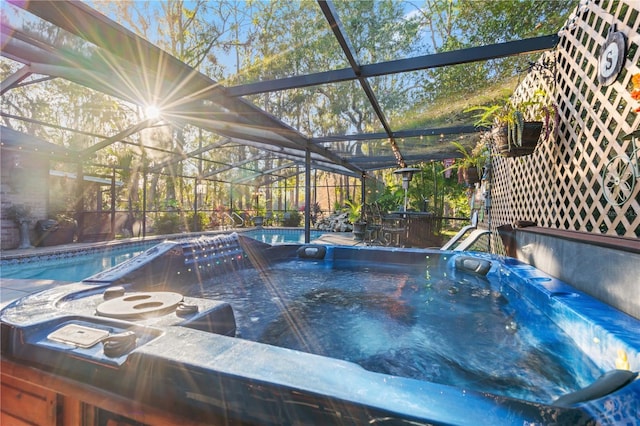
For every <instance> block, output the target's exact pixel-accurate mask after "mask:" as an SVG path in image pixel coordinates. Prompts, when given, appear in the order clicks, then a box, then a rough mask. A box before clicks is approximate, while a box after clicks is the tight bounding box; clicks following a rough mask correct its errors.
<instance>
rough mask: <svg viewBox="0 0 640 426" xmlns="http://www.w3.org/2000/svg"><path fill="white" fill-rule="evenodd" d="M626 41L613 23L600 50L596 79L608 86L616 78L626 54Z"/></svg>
mask: <svg viewBox="0 0 640 426" xmlns="http://www.w3.org/2000/svg"><path fill="white" fill-rule="evenodd" d="M626 51H627V41H626V37H625V35H624V34H623V33H621V32H619V31H616V26H615V24H613V25H611V27H610V28H609V33H608V34H607V39H606V40H605V42H604V45H603V46H602V49H601V50H600V59H599V60H598V81H599V82H600V84H602V85H603V86H608V85H610V84H611V83H613V82H614V81H616V79H617V78H618V74H620V71H621V70H622V66H623V65H624V61H625V58H626V56H627V53H626Z"/></svg>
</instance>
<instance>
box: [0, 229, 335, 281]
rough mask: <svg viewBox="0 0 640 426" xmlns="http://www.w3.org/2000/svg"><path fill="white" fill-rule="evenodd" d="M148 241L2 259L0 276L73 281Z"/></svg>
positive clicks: (276, 237)
mask: <svg viewBox="0 0 640 426" xmlns="http://www.w3.org/2000/svg"><path fill="white" fill-rule="evenodd" d="M322 234H323V232H319V231H311V239H312V240H313V239H316V238H319V237H320V236H321V235H322ZM242 235H245V236H247V237H250V238H253V239H255V240H258V241H261V242H263V243H267V244H283V243H303V242H304V231H303V230H301V229H262V230H249V231H246V232H242ZM158 242H159V241H149V242H146V243H141V244H128V245H122V246H118V245H115V246H111V247H109V248H108V249H104V250H98V251H95V250H94V251H92V252H85V253H82V252H79V253H78V254H68V255H62V256H57V257H51V258H47V259H41V258H38V257H34V260H33V261H27V262H22V263H19V264H17V263H16V264H11V263H10V262H3V264H2V265H1V266H0V278H19V279H48V280H56V281H69V282H77V281H82V280H84V279H85V278H87V277H90V276H92V275H95V274H97V273H99V272H102V271H105V270H107V269H109V268H111V267H113V266H116V265H118V264H119V263H122V262H124V261H125V260H128V259H131V258H132V257H134V256H136V255H138V254H140V253H142V252H143V251H145V250H147V249H149V248H151V247H153V246H154V245H156V244H158Z"/></svg>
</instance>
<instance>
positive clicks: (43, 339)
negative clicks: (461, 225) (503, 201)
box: [0, 245, 640, 425]
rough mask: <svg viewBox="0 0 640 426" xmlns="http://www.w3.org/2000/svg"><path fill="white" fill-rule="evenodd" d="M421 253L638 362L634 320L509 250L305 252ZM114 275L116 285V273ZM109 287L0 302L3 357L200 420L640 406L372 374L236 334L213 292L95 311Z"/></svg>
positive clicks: (638, 390) (591, 412) (603, 356)
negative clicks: (157, 305) (116, 338)
mask: <svg viewBox="0 0 640 426" xmlns="http://www.w3.org/2000/svg"><path fill="white" fill-rule="evenodd" d="M260 247H261V248H262V249H263V250H264V253H268V254H267V256H271V257H273V258H286V257H288V256H295V253H296V251H297V250H298V249H299V245H291V246H280V247H277V248H276V247H266V246H260ZM255 249H256V248H255V247H253V250H255ZM426 256H429V258H430V259H431V260H430V261H432V262H437V263H444V264H446V265H447V267H450V268H454V267H455V264H456V258H459V257H460V256H466V257H467V258H468V259H473V258H476V259H479V262H486V261H489V262H490V264H491V267H490V270H489V271H488V274H489V276H495V277H500V276H504V277H508V281H509V283H510V291H512V292H513V295H514V296H518V297H523V298H526V299H527V300H530V301H531V302H532V303H534V304H535V305H536V306H538V307H539V308H540V309H541V310H543V312H544V313H545V314H546V315H548V316H549V317H550V318H551V319H552V320H553V321H554V322H556V323H557V324H558V325H559V326H560V327H561V328H563V329H565V330H566V331H567V332H568V333H569V334H570V335H571V336H572V337H573V338H574V340H576V343H577V344H578V345H579V346H580V348H581V349H582V350H583V351H584V352H585V353H587V354H588V355H589V356H590V357H591V358H592V359H593V360H594V361H595V362H596V364H597V365H599V366H600V367H601V368H602V369H603V371H608V370H610V369H615V368H616V359H617V356H618V353H619V351H621V350H622V351H624V353H625V354H626V356H627V359H628V363H629V368H630V369H631V370H634V371H637V370H639V369H640V355H639V348H640V340H639V337H638V335H637V333H636V330H638V321H637V320H635V319H633V318H631V317H628V316H626V315H624V314H621V313H620V312H618V311H616V310H614V309H611V308H609V307H607V306H605V305H603V304H601V303H599V302H598V301H596V300H594V299H592V298H590V297H589V296H587V295H584V294H581V293H579V292H576V291H575V290H574V289H572V288H571V287H570V286H568V285H566V284H564V283H562V282H560V281H558V280H555V279H553V278H551V277H549V276H546V275H544V274H542V273H541V272H540V271H537V270H535V269H534V268H532V267H530V266H528V265H526V264H522V263H520V262H517V261H514V260H513V259H501V258H497V257H491V256H487V255H480V254H468V253H464V254H459V253H453V252H451V253H449V252H437V251H434V252H430V251H425V250H415V249H387V248H370V247H331V246H330V247H327V249H326V254H325V256H324V259H322V260H320V259H315V258H309V259H306V261H312V262H320V261H322V262H326V263H328V264H331V263H340V262H358V261H360V260H362V261H367V262H370V261H372V260H373V261H376V260H380V261H383V262H390V263H397V264H406V265H410V264H415V263H418V262H424V259H425V257H426ZM248 257H249V258H250V257H251V255H249V256H248ZM458 263H460V259H458ZM467 263H468V262H467ZM471 263H473V262H471ZM498 279H499V278H498ZM118 281H119V284H122V281H123V277H122V276H121V274H120V275H119V279H118ZM125 281H126V280H125ZM112 286H113V284H112V283H104V282H91V281H89V282H83V283H75V284H70V285H67V286H61V287H58V288H55V289H51V290H47V291H45V292H42V293H38V294H35V295H32V296H29V297H26V298H24V299H21V300H19V301H16V302H14V303H12V304H11V305H9V306H7V307H6V308H5V309H4V310H3V311H2V314H1V317H0V321H1V325H2V351H3V356H5V357H7V358H10V359H12V360H15V361H17V362H21V363H26V364H29V365H34V366H37V367H39V368H42V369H45V370H50V371H55V372H56V374H60V375H62V376H66V377H70V378H72V379H75V380H77V381H80V382H85V383H91V384H92V385H93V386H98V387H100V388H103V389H105V390H108V391H112V392H116V393H119V394H122V395H127V396H130V397H131V398H135V399H137V400H140V401H143V402H145V403H148V404H150V405H153V406H157V407H161V408H163V409H170V410H171V411H173V412H177V413H184V415H185V416H197V418H198V419H206V418H211V419H212V420H214V419H219V418H221V417H224V418H233V419H238V420H241V421H246V422H256V423H260V424H282V423H283V422H284V423H292V424H330V423H331V424H335V423H339V424H366V423H384V424H395V423H397V424H406V422H415V424H460V425H463V424H478V419H482V422H483V423H484V424H524V422H531V423H536V424H549V423H551V422H555V423H556V424H582V423H587V422H588V421H590V420H593V419H595V420H599V421H601V422H603V423H607V422H610V421H611V419H613V418H620V419H625V418H637V415H638V410H640V409H639V407H638V404H639V403H638V401H640V384H639V381H638V380H635V381H633V382H632V383H630V384H628V385H626V386H624V387H623V388H621V389H618V390H616V391H614V392H612V393H610V394H608V395H606V396H603V397H601V398H597V399H595V400H591V401H588V402H583V403H579V404H575V405H574V406H572V407H558V406H553V405H550V404H549V405H547V404H539V403H533V402H529V401H523V400H518V399H513V398H508V397H503V396H497V395H492V394H487V393H480V392H475V391H473V390H470V389H463V388H456V387H452V386H447V385H441V384H436V383H431V382H424V381H419V380H413V379H407V378H401V377H395V376H389V375H385V374H379V373H374V372H370V371H367V370H365V369H363V368H362V367H360V366H358V365H356V364H354V363H350V362H346V361H341V360H336V359H332V358H326V357H322V356H317V355H312V354H308V353H303V352H298V351H293V350H289V349H284V348H279V347H274V346H270V345H264V344H260V343H256V342H251V341H247V340H243V339H239V338H235V337H233V331H232V330H229V329H228V327H227V328H219V329H215V328H211V327H210V326H208V325H206V324H212V323H216V322H218V321H227V323H228V322H229V316H228V313H227V314H220V312H221V311H225V310H226V309H221V306H223V305H224V302H219V301H210V300H205V299H197V298H188V299H186V302H188V303H189V304H195V305H198V307H199V309H198V314H197V315H195V316H193V317H179V316H178V315H176V314H175V313H170V314H167V315H162V316H160V317H154V318H146V319H142V320H137V321H133V320H121V319H112V318H104V317H100V316H96V315H95V310H94V309H93V307H95V305H96V303H99V302H100V301H101V300H102V298H103V295H102V294H103V292H104V290H105V288H109V287H112ZM125 287H126V286H125ZM137 290H140V289H137V288H135V285H133V286H132V287H126V291H137ZM220 315H221V316H220ZM69 323H76V324H81V325H87V326H89V327H96V328H102V329H108V330H112V331H114V332H116V333H117V332H122V331H127V330H133V331H134V332H135V333H136V335H137V336H138V339H137V345H136V347H135V349H132V350H131V351H130V352H127V353H124V354H121V355H120V356H116V357H107V356H105V355H104V351H102V349H101V346H100V345H97V346H95V347H93V348H88V349H83V348H74V347H70V346H65V345H64V344H60V343H57V342H51V341H50V340H49V339H48V338H47V336H49V335H50V333H51V332H52V331H54V330H56V329H59V328H60V327H62V326H63V325H66V324H69ZM224 330H227V331H224ZM225 334H226V335H225ZM612 407H614V408H612ZM634 413H635V414H634ZM616 416H617V417H616Z"/></svg>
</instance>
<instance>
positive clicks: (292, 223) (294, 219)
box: [282, 210, 302, 227]
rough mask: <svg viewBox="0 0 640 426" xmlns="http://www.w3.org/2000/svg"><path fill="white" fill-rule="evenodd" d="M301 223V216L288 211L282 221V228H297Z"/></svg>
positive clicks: (295, 212) (294, 211)
mask: <svg viewBox="0 0 640 426" xmlns="http://www.w3.org/2000/svg"><path fill="white" fill-rule="evenodd" d="M301 221H302V216H300V213H298V212H297V211H296V210H291V211H288V212H286V213H285V214H284V217H283V219H282V226H289V227H298V226H300V222H301Z"/></svg>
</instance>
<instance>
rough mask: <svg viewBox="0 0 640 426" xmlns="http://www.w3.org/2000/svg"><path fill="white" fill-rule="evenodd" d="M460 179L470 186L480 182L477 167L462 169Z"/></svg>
mask: <svg viewBox="0 0 640 426" xmlns="http://www.w3.org/2000/svg"><path fill="white" fill-rule="evenodd" d="M459 170H460V179H461V180H462V181H463V182H464V183H466V184H467V185H469V186H473V185H475V184H476V183H478V182H480V173H479V171H478V168H477V167H461V168H460V169H459Z"/></svg>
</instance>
